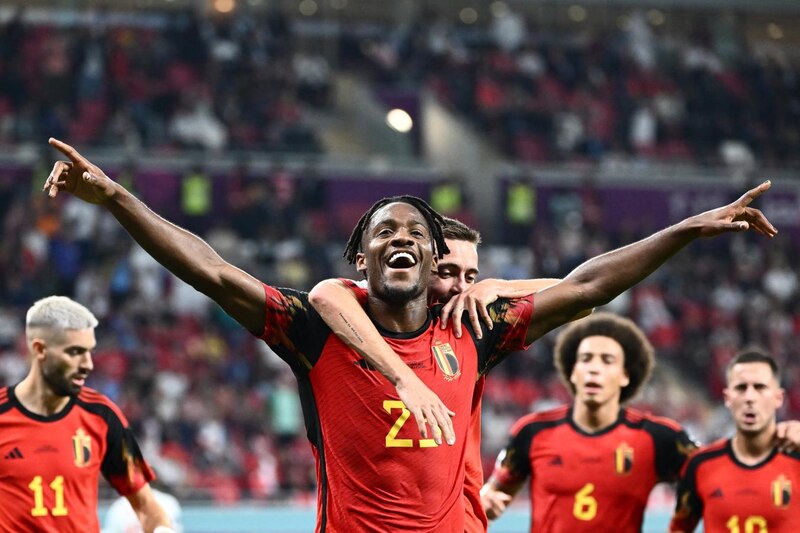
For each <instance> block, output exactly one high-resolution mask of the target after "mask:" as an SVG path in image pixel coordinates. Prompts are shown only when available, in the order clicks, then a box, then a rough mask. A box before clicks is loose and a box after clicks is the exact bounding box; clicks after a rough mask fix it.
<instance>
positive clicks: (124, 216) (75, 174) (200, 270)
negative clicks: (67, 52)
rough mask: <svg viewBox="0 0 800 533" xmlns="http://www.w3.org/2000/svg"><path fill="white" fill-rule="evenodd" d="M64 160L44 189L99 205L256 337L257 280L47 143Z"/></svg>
mask: <svg viewBox="0 0 800 533" xmlns="http://www.w3.org/2000/svg"><path fill="white" fill-rule="evenodd" d="M50 145H51V146H53V147H54V148H56V149H57V150H59V151H60V152H61V153H63V154H64V155H65V156H67V157H68V158H69V160H68V161H58V162H57V163H56V164H55V165H54V166H53V171H52V172H51V173H50V176H49V177H48V178H47V181H46V182H45V184H44V187H43V189H44V190H46V191H48V193H49V195H50V197H55V196H56V195H57V194H58V193H59V192H61V191H66V192H69V193H71V194H73V195H74V196H76V197H78V198H80V199H82V200H84V201H86V202H89V203H93V204H98V205H102V206H103V207H105V208H106V209H108V211H109V212H110V213H111V214H112V215H114V217H115V218H116V219H117V221H119V223H120V224H121V225H122V226H123V227H124V228H125V230H126V231H127V232H128V233H129V234H130V235H131V237H133V238H134V240H135V241H136V242H138V243H139V245H140V246H141V247H142V248H144V249H145V251H147V253H149V254H150V255H151V256H153V258H154V259H156V260H157V261H158V262H159V263H161V264H162V265H164V267H166V268H167V270H169V271H170V272H172V273H173V274H175V275H176V276H178V277H179V278H180V279H182V280H183V281H185V282H186V283H188V284H189V285H191V286H192V287H194V288H195V289H197V290H198V291H200V292H202V293H203V294H205V295H207V296H208V297H210V298H211V299H213V300H214V301H215V302H217V303H218V304H219V305H220V306H221V307H222V308H223V309H225V311H226V312H227V313H228V314H229V315H230V316H231V317H233V318H234V319H235V320H236V321H238V322H239V323H240V324H242V325H243V326H244V327H245V328H247V329H248V330H249V331H251V332H252V333H254V334H256V335H260V334H261V332H262V329H263V327H264V318H265V303H266V298H265V295H264V289H263V287H262V285H261V282H260V281H258V280H257V279H255V278H254V277H252V276H251V275H249V274H247V273H246V272H244V271H242V270H240V269H238V268H236V267H235V266H233V265H231V264H229V263H227V262H226V261H225V260H223V259H222V258H221V257H220V256H219V255H218V254H217V253H216V252H215V251H214V250H213V249H212V248H211V247H210V246H209V245H208V244H206V242H205V241H203V239H201V238H200V237H198V236H197V235H194V234H193V233H191V232H189V231H187V230H185V229H183V228H181V227H179V226H176V225H175V224H173V223H171V222H169V221H167V220H165V219H163V218H161V217H160V216H158V215H157V214H155V213H154V212H153V211H151V210H150V209H149V208H148V207H147V206H146V205H145V204H144V203H143V202H141V201H139V200H138V199H136V198H135V197H134V196H133V195H132V194H131V193H130V192H128V191H127V190H125V188H124V187H122V186H121V185H120V184H118V183H116V182H114V181H113V180H111V179H110V178H109V177H108V176H106V174H105V173H104V172H103V171H102V170H101V169H100V168H99V167H97V166H96V165H94V164H93V163H91V162H90V161H89V160H88V159H86V158H85V157H83V156H82V155H81V154H79V153H78V151H77V150H75V149H74V148H73V147H71V146H70V145H68V144H66V143H63V142H61V141H59V140H56V139H50Z"/></svg>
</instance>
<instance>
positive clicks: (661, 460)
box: [646, 420, 697, 481]
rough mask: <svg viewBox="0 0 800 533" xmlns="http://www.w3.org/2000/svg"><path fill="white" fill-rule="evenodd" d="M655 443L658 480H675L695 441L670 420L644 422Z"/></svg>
mask: <svg viewBox="0 0 800 533" xmlns="http://www.w3.org/2000/svg"><path fill="white" fill-rule="evenodd" d="M646 427H647V431H648V432H649V433H650V434H651V435H652V436H653V441H654V443H655V456H656V457H655V458H656V474H657V475H658V479H659V480H660V481H677V480H678V478H679V477H680V473H681V469H682V468H683V465H684V464H685V463H686V459H687V458H688V457H689V454H691V453H692V452H693V451H694V450H695V449H697V443H696V442H694V441H693V440H692V438H691V437H689V435H688V434H687V433H686V431H685V430H684V429H683V428H682V427H681V426H680V425H679V424H678V423H677V422H674V421H672V420H669V421H667V420H664V421H652V420H649V421H647V422H646Z"/></svg>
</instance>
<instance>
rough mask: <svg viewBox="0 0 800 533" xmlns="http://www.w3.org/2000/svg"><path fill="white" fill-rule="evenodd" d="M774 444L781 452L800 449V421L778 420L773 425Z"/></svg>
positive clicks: (791, 451)
mask: <svg viewBox="0 0 800 533" xmlns="http://www.w3.org/2000/svg"><path fill="white" fill-rule="evenodd" d="M775 445H776V446H777V447H778V450H779V451H781V452H783V453H793V452H797V451H800V421H798V420H785V421H783V422H778V424H777V426H776V427H775Z"/></svg>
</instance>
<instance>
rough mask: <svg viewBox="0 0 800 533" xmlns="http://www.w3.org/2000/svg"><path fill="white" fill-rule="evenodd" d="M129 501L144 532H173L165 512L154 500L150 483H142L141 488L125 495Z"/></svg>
mask: <svg viewBox="0 0 800 533" xmlns="http://www.w3.org/2000/svg"><path fill="white" fill-rule="evenodd" d="M126 498H127V499H128V501H129V502H130V503H131V507H133V510H134V512H135V513H136V516H137V517H138V518H139V522H140V523H141V524H142V529H143V530H144V531H145V532H146V533H173V532H174V530H173V529H172V523H171V522H170V519H169V516H167V512H166V511H165V510H164V508H163V507H161V504H159V503H158V501H157V500H156V497H155V494H153V490H152V489H151V488H150V485H144V486H143V487H142V488H141V489H139V490H138V491H136V492H134V493H133V494H131V495H128V496H126Z"/></svg>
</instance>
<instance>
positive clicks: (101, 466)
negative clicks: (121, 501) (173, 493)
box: [0, 387, 155, 533]
mask: <svg viewBox="0 0 800 533" xmlns="http://www.w3.org/2000/svg"><path fill="white" fill-rule="evenodd" d="M101 473H102V474H103V476H105V478H106V479H107V480H108V482H109V483H110V484H111V485H112V486H113V487H114V488H115V489H116V490H117V492H119V493H120V494H121V495H123V496H125V495H128V494H133V493H135V492H137V491H138V490H139V489H141V488H142V486H144V484H145V483H147V482H149V481H151V480H153V479H154V477H155V476H154V475H153V472H152V470H151V469H150V467H149V466H148V465H147V463H146V462H145V460H144V459H143V458H142V454H141V452H140V451H139V445H138V444H137V443H136V440H135V439H134V437H133V433H132V432H131V430H130V429H129V428H128V421H127V420H126V419H125V416H124V415H123V414H122V412H121V411H120V410H119V408H118V407H117V406H116V405H114V404H113V403H112V402H111V400H109V399H108V398H106V397H105V396H103V395H102V394H100V393H98V392H96V391H94V390H92V389H89V388H87V387H83V389H82V390H81V392H80V393H78V395H77V396H74V397H72V398H71V399H70V400H69V403H67V405H66V407H64V409H63V410H61V411H60V412H59V413H56V414H55V415H52V416H41V415H37V414H35V413H32V412H30V411H28V410H27V409H25V407H24V406H23V405H22V404H21V403H20V402H19V400H18V399H17V397H16V395H15V394H14V388H13V387H6V388H3V389H0V532H2V533H20V532H23V531H36V532H47V533H79V532H87V531H95V532H96V531H100V525H99V522H98V518H97V492H98V482H99V480H100V474H101Z"/></svg>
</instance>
